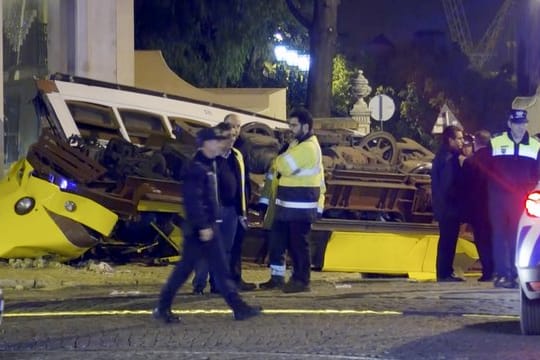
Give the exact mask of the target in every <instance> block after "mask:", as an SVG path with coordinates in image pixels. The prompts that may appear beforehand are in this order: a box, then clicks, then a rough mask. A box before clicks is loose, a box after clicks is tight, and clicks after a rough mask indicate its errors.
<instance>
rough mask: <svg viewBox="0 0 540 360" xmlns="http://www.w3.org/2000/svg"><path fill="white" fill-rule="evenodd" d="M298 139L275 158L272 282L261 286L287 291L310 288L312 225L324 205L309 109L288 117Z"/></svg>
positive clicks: (319, 166) (317, 151) (317, 145)
mask: <svg viewBox="0 0 540 360" xmlns="http://www.w3.org/2000/svg"><path fill="white" fill-rule="evenodd" d="M288 123H289V128H290V130H291V131H292V133H293V134H294V137H295V139H294V140H293V141H292V142H291V143H290V144H289V146H288V148H287V149H286V150H285V151H284V152H283V153H282V154H280V155H278V156H277V157H276V159H275V161H274V164H273V166H274V167H275V173H274V175H275V178H276V179H277V189H276V193H275V200H274V206H275V214H274V221H273V224H272V229H271V232H270V244H269V252H270V270H271V278H270V280H269V281H267V282H265V283H262V284H260V287H261V288H266V289H269V288H275V287H283V291H284V292H286V293H293V292H302V291H309V282H310V268H311V263H310V256H309V242H308V238H309V233H310V230H311V224H312V223H313V222H314V221H315V220H316V219H317V217H318V216H319V215H320V214H322V210H323V206H324V192H325V189H326V188H325V184H324V169H323V166H322V154H321V148H320V146H319V142H318V141H317V137H316V136H315V135H314V134H313V118H312V117H311V114H310V113H309V112H308V111H307V110H305V109H298V110H295V111H293V112H292V113H291V114H290V116H289V119H288ZM285 249H289V252H290V256H291V259H292V262H293V273H292V276H291V278H290V280H289V282H288V283H286V284H285V285H283V283H284V276H285V259H284V255H285Z"/></svg>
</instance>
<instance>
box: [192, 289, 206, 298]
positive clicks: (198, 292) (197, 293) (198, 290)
mask: <svg viewBox="0 0 540 360" xmlns="http://www.w3.org/2000/svg"><path fill="white" fill-rule="evenodd" d="M193 295H201V296H202V295H204V290H201V289H193Z"/></svg>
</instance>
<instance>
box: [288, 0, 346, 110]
mask: <svg viewBox="0 0 540 360" xmlns="http://www.w3.org/2000/svg"><path fill="white" fill-rule="evenodd" d="M286 2H287V6H288V7H289V9H290V11H291V13H292V14H293V15H294V17H295V18H296V19H297V20H298V21H299V22H300V23H301V24H302V25H304V26H305V27H306V29H308V33H309V53H310V61H311V64H310V70H309V75H308V83H307V84H308V85H307V86H308V90H307V100H306V105H307V108H308V109H309V110H310V112H311V113H312V114H313V116H315V117H324V116H330V113H331V105H330V102H331V89H332V62H333V59H334V55H335V54H336V49H337V12H338V7H339V3H340V0H309V1H305V0H304V1H302V0H300V1H295V0H286ZM308 6H309V7H310V8H309V9H308Z"/></svg>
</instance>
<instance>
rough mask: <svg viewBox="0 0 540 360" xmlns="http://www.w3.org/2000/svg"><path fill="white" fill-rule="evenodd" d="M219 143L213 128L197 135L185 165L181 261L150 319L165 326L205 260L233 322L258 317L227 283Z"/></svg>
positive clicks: (220, 148)
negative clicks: (180, 294)
mask: <svg viewBox="0 0 540 360" xmlns="http://www.w3.org/2000/svg"><path fill="white" fill-rule="evenodd" d="M222 140H223V138H222V136H221V135H220V133H219V132H218V131H217V130H216V129H215V128H205V129H202V130H200V131H199V132H198V133H197V142H198V145H199V151H198V152H197V153H196V154H195V156H194V158H193V160H192V161H191V162H190V163H189V164H188V166H187V167H186V170H185V172H184V175H183V186H182V193H183V199H184V209H185V215H186V219H185V222H184V224H183V226H182V233H183V236H184V243H183V252H182V259H181V260H180V261H179V262H178V263H177V264H176V266H175V268H174V270H173V272H172V273H171V275H170V276H169V279H168V280H167V283H166V284H165V285H164V286H163V288H162V290H161V294H160V297H159V302H158V306H157V307H156V308H155V309H154V311H153V315H154V318H155V319H157V320H160V321H163V322H165V323H171V322H178V321H179V320H180V319H179V318H178V317H177V316H176V315H174V314H173V312H172V310H171V305H172V302H173V299H174V297H175V295H176V293H177V291H178V289H179V288H180V287H181V286H182V285H183V284H184V283H185V281H186V280H187V278H188V277H189V275H190V274H191V272H192V271H193V268H194V265H195V263H196V262H197V261H198V259H199V258H201V257H205V258H206V260H207V261H208V264H209V266H210V271H211V272H212V273H213V274H214V279H215V281H216V285H217V288H218V289H219V291H220V293H221V295H222V296H223V298H224V299H225V301H226V302H227V304H228V305H229V306H230V308H231V309H232V310H233V313H234V318H235V319H236V320H244V319H247V318H250V317H253V316H256V315H258V314H260V312H261V309H260V308H259V307H251V306H249V305H247V304H246V303H245V302H244V301H243V300H242V298H241V297H240V296H239V294H238V291H237V289H236V287H235V285H234V283H233V282H232V280H231V279H230V275H229V266H228V263H227V262H226V260H225V252H224V250H223V243H222V241H220V239H219V236H220V232H219V226H218V223H219V222H221V221H222V220H221V216H220V214H219V212H220V211H219V210H220V208H219V204H218V197H217V195H218V185H217V178H216V163H215V158H216V156H218V155H220V154H221V153H222V151H223V144H222V143H221V141H222Z"/></svg>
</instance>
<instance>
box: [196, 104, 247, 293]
mask: <svg viewBox="0 0 540 360" xmlns="http://www.w3.org/2000/svg"><path fill="white" fill-rule="evenodd" d="M231 117H234V118H233V119H229V120H228V122H225V121H224V122H222V123H220V124H218V125H217V126H216V130H218V131H220V132H221V135H222V136H223V137H224V139H225V140H223V145H224V149H223V153H222V154H221V155H220V156H218V157H217V158H216V164H217V182H218V198H219V204H220V207H221V216H222V217H223V221H222V222H221V223H220V225H219V227H220V231H221V240H222V242H223V248H224V250H225V258H226V260H227V263H228V264H229V271H230V274H231V278H232V279H233V281H235V282H236V285H237V287H238V288H239V289H240V290H244V291H245V290H253V289H255V284H248V283H245V282H243V281H242V279H241V275H240V270H239V269H238V267H237V266H240V267H241V256H242V243H241V242H242V240H243V239H242V238H238V235H243V230H244V227H247V196H248V194H249V192H248V190H247V189H248V186H249V179H248V177H247V172H246V166H245V162H244V158H243V156H242V153H241V152H240V151H239V150H237V149H235V148H234V147H233V144H234V142H235V141H236V139H237V138H238V135H239V133H240V121H239V119H238V118H237V117H236V115H234V114H230V115H228V116H227V117H226V119H227V118H231ZM232 124H234V127H233V126H232ZM240 232H241V234H239V233H240ZM235 241H238V242H240V244H238V243H236V244H235ZM233 251H234V253H233ZM207 279H208V264H207V262H206V261H205V260H204V259H201V260H200V261H199V262H198V263H197V265H196V266H195V276H194V278H193V292H194V293H195V294H202V293H203V291H204V288H205V287H206V282H207ZM210 291H211V292H213V293H217V292H218V290H217V287H216V284H215V281H214V276H213V274H212V273H210Z"/></svg>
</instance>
